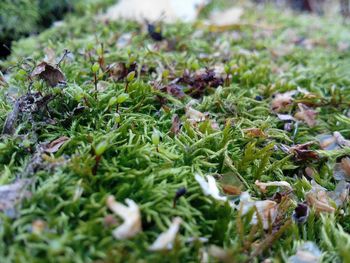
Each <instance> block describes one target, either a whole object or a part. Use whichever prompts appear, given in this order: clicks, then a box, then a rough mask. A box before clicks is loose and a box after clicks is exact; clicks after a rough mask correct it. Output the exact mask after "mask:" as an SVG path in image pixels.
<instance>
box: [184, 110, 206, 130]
mask: <svg viewBox="0 0 350 263" xmlns="http://www.w3.org/2000/svg"><path fill="white" fill-rule="evenodd" d="M186 117H187V119H188V120H189V122H190V123H192V124H194V125H196V124H197V123H198V122H202V121H205V119H206V115H205V114H204V113H202V112H200V111H198V110H195V109H193V108H192V107H191V106H186Z"/></svg>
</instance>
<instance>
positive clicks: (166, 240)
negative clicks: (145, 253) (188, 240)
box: [148, 217, 182, 251]
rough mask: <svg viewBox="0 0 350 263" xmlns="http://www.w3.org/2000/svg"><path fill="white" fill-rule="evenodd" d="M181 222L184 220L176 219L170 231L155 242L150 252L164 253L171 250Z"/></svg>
mask: <svg viewBox="0 0 350 263" xmlns="http://www.w3.org/2000/svg"><path fill="white" fill-rule="evenodd" d="M181 222H182V219H181V218H180V217H175V218H174V219H173V221H172V223H171V225H170V227H169V229H168V230H167V231H166V232H163V233H162V234H160V235H159V236H158V238H157V239H156V240H155V241H154V242H153V244H152V245H151V246H150V247H149V248H148V250H150V251H162V250H169V249H171V248H172V246H173V243H174V240H175V238H176V235H177V232H179V229H180V224H181Z"/></svg>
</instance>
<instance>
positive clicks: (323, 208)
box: [305, 180, 335, 213]
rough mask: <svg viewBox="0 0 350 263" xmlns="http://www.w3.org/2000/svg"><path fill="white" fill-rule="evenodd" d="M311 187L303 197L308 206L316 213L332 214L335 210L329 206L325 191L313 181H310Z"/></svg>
mask: <svg viewBox="0 0 350 263" xmlns="http://www.w3.org/2000/svg"><path fill="white" fill-rule="evenodd" d="M311 186H312V188H311V190H310V191H309V192H307V193H306V196H305V197H306V202H307V203H308V205H309V206H312V207H314V208H315V210H316V211H317V212H327V213H332V212H334V211H335V208H334V207H333V206H332V205H331V202H330V198H329V196H328V194H327V190H326V189H325V188H323V187H322V186H320V185H318V184H317V183H316V182H315V181H314V180H312V181H311Z"/></svg>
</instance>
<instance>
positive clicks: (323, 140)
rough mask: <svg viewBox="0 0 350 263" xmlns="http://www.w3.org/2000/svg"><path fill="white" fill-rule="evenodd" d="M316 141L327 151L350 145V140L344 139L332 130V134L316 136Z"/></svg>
mask: <svg viewBox="0 0 350 263" xmlns="http://www.w3.org/2000/svg"><path fill="white" fill-rule="evenodd" d="M318 141H319V143H320V146H321V148H322V149H323V150H327V151H331V150H338V149H341V148H343V147H350V141H349V140H346V139H345V138H344V137H343V136H342V135H341V133H340V132H333V135H330V134H326V135H320V136H318Z"/></svg>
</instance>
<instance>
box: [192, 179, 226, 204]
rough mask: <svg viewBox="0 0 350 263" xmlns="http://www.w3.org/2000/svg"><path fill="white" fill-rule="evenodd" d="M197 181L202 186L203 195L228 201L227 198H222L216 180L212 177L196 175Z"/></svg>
mask: <svg viewBox="0 0 350 263" xmlns="http://www.w3.org/2000/svg"><path fill="white" fill-rule="evenodd" d="M194 177H195V179H196V181H197V182H198V183H199V185H200V186H201V188H202V190H203V193H204V194H205V195H209V196H211V197H213V198H214V199H216V200H220V201H226V200H227V197H226V196H221V195H220V191H219V188H218V187H217V185H216V181H215V178H214V177H213V176H211V175H207V176H206V177H203V176H200V175H199V174H195V175H194Z"/></svg>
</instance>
